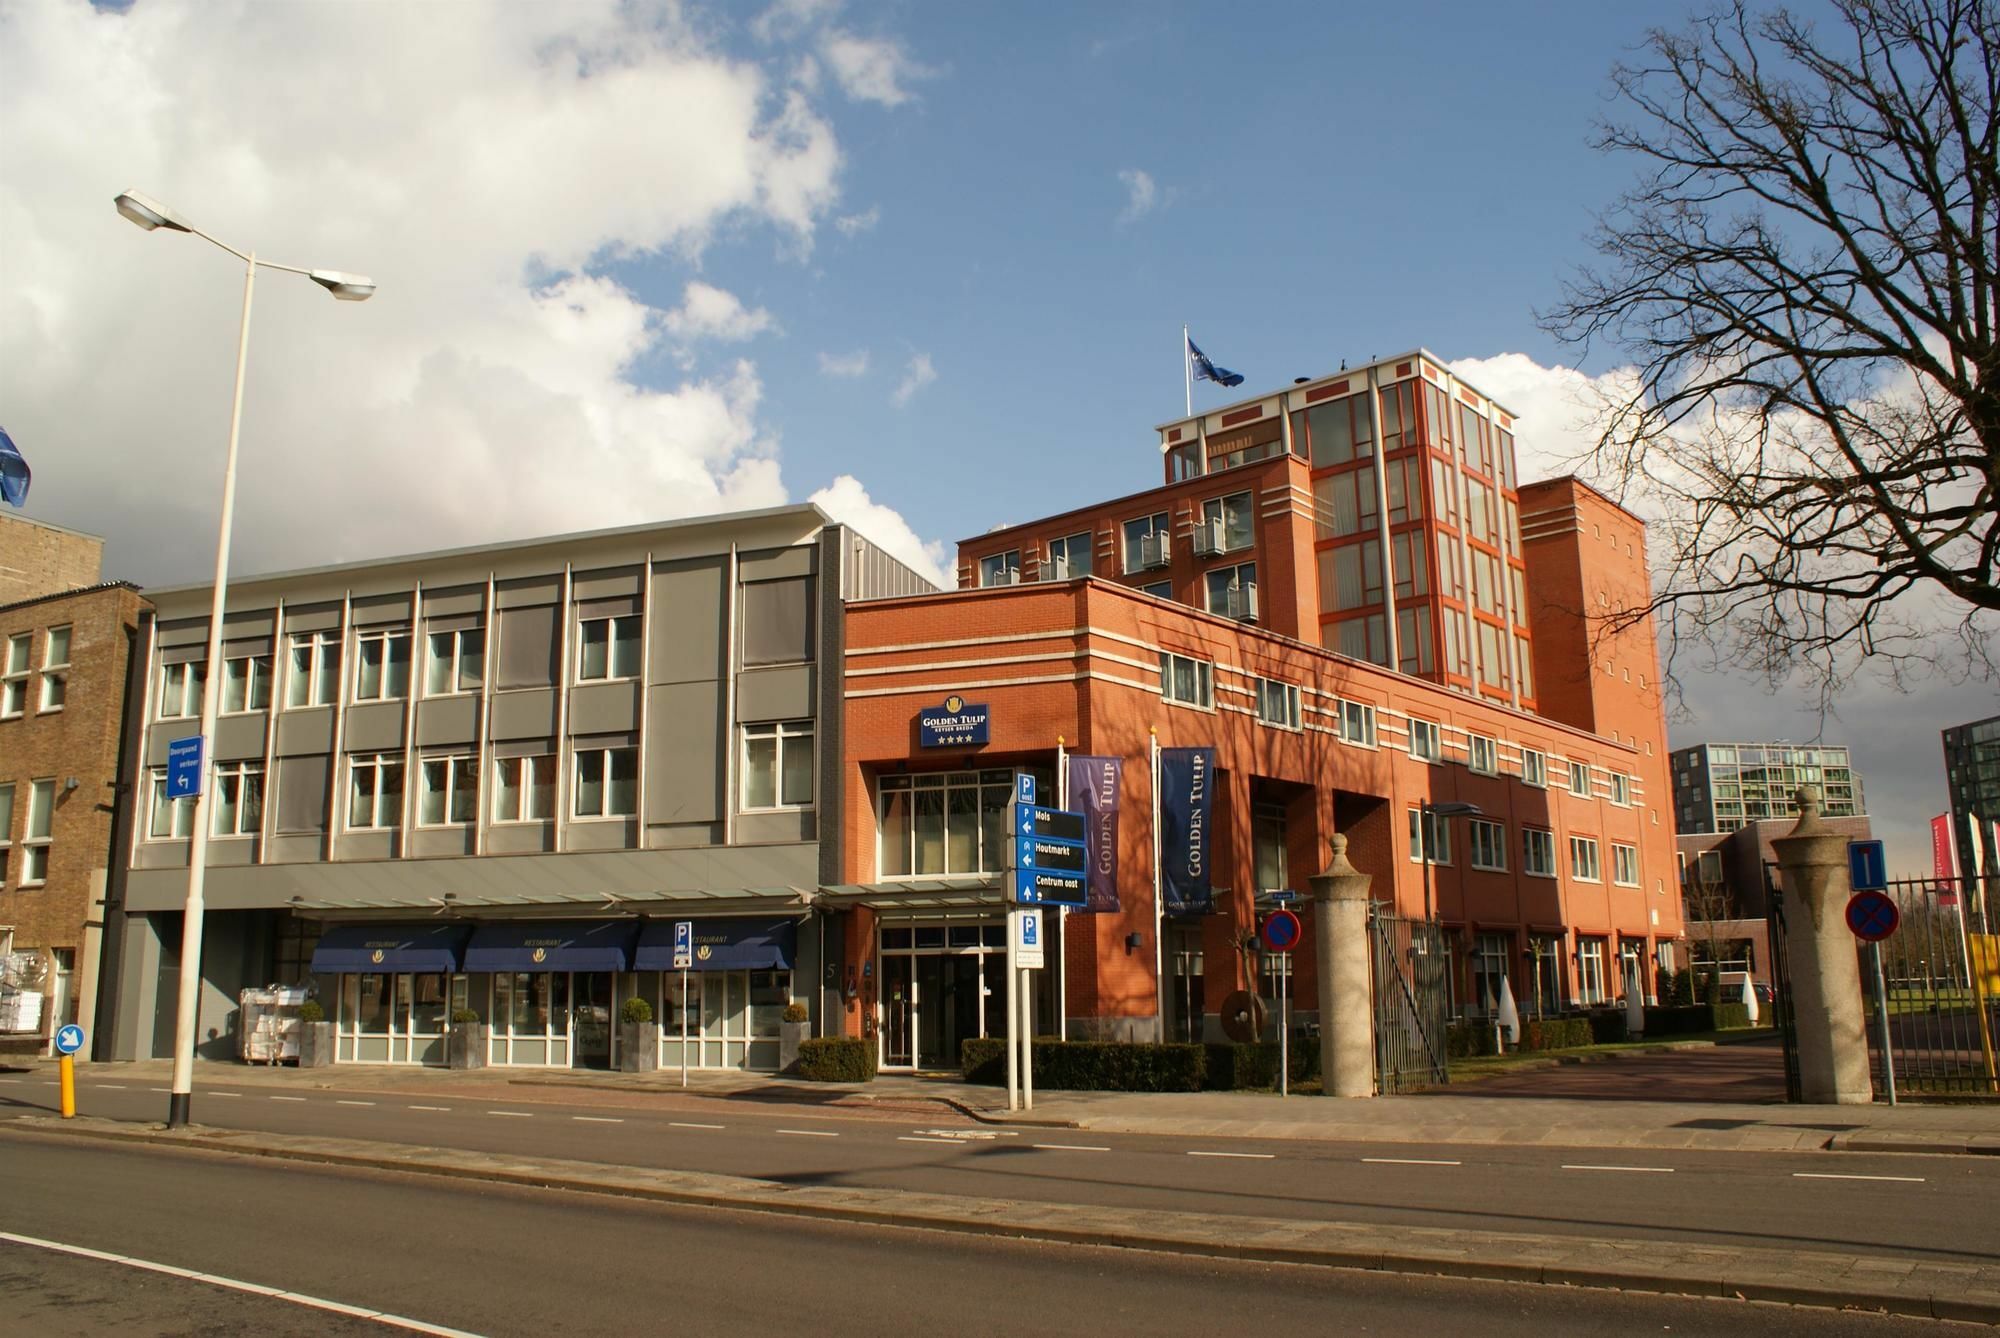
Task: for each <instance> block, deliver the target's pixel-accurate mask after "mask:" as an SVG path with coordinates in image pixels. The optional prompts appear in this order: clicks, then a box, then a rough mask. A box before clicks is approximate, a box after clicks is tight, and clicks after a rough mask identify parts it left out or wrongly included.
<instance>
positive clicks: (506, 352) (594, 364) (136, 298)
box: [0, 0, 893, 583]
mask: <svg viewBox="0 0 2000 1338" xmlns="http://www.w3.org/2000/svg"><path fill="white" fill-rule="evenodd" d="M792 8H793V9H803V10H805V11H807V12H808V14H809V15H814V14H817V15H820V16H821V17H823V15H824V13H826V12H828V7H827V6H816V5H803V6H798V5H795V6H793V7H792ZM713 26H714V25H713V24H712V23H709V22H706V21H703V22H695V21H691V20H690V19H688V18H685V17H683V15H682V11H681V10H679V9H678V8H674V7H671V6H652V5H640V6H632V5H629V4H625V3H621V2H620V0H575V2H574V3H569V4H565V5H560V6H549V5H519V4H492V5H473V4H462V5H453V6H449V7H443V6H426V5H408V6H392V7H376V6H369V7H356V6H342V5H320V6H258V5H249V6H237V7H233V8H228V9H221V10H218V9H213V8H211V7H208V6H204V5H199V4H195V3H192V2H191V0H157V2H154V3H147V4H144V5H139V6H135V7H133V8H131V9H128V10H124V11H109V10H98V9H93V8H91V7H88V6H86V5H83V4H80V3H68V4H56V3H50V4H40V5H24V6H11V7H7V8H5V9H0V87H5V88H6V89H7V96H8V106H9V111H8V117H9V121H8V131H7V133H6V134H5V135H4V136H0V236H4V237H5V238H6V244H5V245H4V246H0V405H5V406H6V415H7V418H6V421H7V426H8V429H9V431H10V432H12V433H13V435H14V437H15V439H16V440H17V441H19V442H20V443H21V445H22V448H23V450H24V451H25V452H26V453H27V455H28V457H29V459H30V460H31V461H32V462H33V464H34V465H35V469H36V481H35V491H34V495H33V498H32V501H31V508H30V511H31V514H34V515H37V516H39V517H41V518H44V519H48V520H52V521H56V522H58V523H63V524H70V525H75V526H77V527H79V528H83V529H87V530H92V531H94V532H98V533H102V534H106V535H108V536H110V538H111V551H110V553H109V555H108V571H107V574H112V575H119V576H129V577H133V578H135V579H139V580H142V581H145V582H148V583H158V582H164V581H174V580H192V579H199V578H200V577H201V576H202V575H204V574H205V562H206V559H205V558H204V556H203V548H204V546H205V541H197V539H196V538H191V536H195V537H199V536H206V535H208V534H210V533H212V531H213V525H214V508H215V486H216V475H217V473H218V472H219V466H220V455H221V449H222V445H223V438H224V434H225V432H226V429H227V421H226V407H227V406H226V399H227V396H228V393H229V387H230V379H231V375H232V372H233V358H234V354H235V342H236V341H235V333H236V317H237V311H238V304H239V302H240V297H239V291H240V290H239V288H238V284H237V280H236V278H235V274H236V272H237V271H236V269H235V266H234V262H233V261H231V260H230V259H229V258H228V257H227V256H226V255H225V254H223V253H222V252H219V251H216V250H214V249H212V248H210V247H208V246H207V245H206V244H205V243H203V242H201V241H200V240H199V239H196V238H192V237H188V236H183V235H179V234H174V233H169V232H166V231H159V232H154V233H150V234H145V233H141V232H139V231H138V230H137V229H135V228H133V227H132V226H131V225H130V224H128V223H126V222H125V221H124V220H122V219H120V218H119V217H118V216H117V215H116V214H115V213H114V212H113V210H112V208H111V196H112V195H113V194H114V193H116V192H117V191H118V190H120V189H125V188H134V189H138V190H142V191H145V192H147V193H149V194H152V195H155V196H157V197H158V198H160V199H163V200H165V201H167V202H168V203H170V204H171V205H173V206H174V207H175V208H177V209H179V210H181V211H182V212H183V213H185V214H186V215H187V216H188V217H189V218H190V219H191V220H193V221H194V222H196V223H198V224H200V225H201V226H203V227H206V228H210V229H212V230H214V231H215V232H216V233H217V234H219V235H220V236H222V237H224V238H226V239H228V240H230V241H232V242H234V243H236V244H238V245H245V246H250V245H254V246H255V247H257V248H258V251H259V253H260V254H262V255H267V256H269V257H271V258H273V259H276V260H280V261H283V262H285V263H293V264H306V265H312V266H324V267H329V268H338V269H346V270H352V271H359V272H363V273H367V274H370V275H372V276H373V277H374V278H375V279H376V280H377V281H378V282H379V283H380V285H381V287H380V291H379V292H378V294H377V295H376V297H375V298H374V299H373V300H372V301H370V302H367V303H365V304H360V305H349V304H345V303H341V304H336V303H334V302H332V301H330V300H328V299H327V297H326V294H324V293H323V292H321V291H320V290H319V289H318V288H316V287H314V286H312V285H311V284H309V283H306V282H304V281H303V280H300V279H298V278H296V277H295V276H292V275H288V274H283V273H276V272H266V273H265V274H264V276H263V278H262V280H261V281H260V283H259V284H258V289H257V298H256V309H255V323H254V327H253V329H252V331H251V346H250V355H249V371H248V383H247V386H246V393H245V403H244V418H243V448H242V466H241V480H240V496H239V503H238V511H237V521H238V523H237V549H236V557H237V565H238V567H239V569H242V570H260V569H262V570H269V569H272V568H275V567H290V566H298V565H303V564H309V563H316V562H322V561H330V560H335V559H340V558H359V557H366V556H373V555H379V554H384V553H393V552H404V551H409V550H411V549H415V548H428V547H435V546H441V545H447V544H456V543H476V542H485V541H488V540H492V539H496V538H500V537H503V536H519V535H529V534H537V533H551V532H559V531H562V530H566V529H580V528H590V527H595V526H605V525H614V524H620V523H628V522H636V521H641V520H649V519H662V518H667V517H671V516H676V515H685V514H692V513H698V512H704V511H714V510H720V509H726V508H730V507H740V506H763V505H770V504H775V503H779V502H782V501H784V500H785V499H786V489H785V487H784V484H783V481H782V479H781V477H780V472H779V466H778V462H777V460H776V458H775V456H774V444H773V441H772V437H771V434H770V432H769V431H768V430H767V429H766V427H765V426H764V425H763V424H762V423H761V421H760V418H759V406H760V400H761V395H762V383H761V380H760V377H759V374H758V370H757V368H756V366H755V365H754V364H753V363H751V362H748V361H739V362H736V363H734V364H733V365H730V366H728V367H725V368H719V369H707V370H704V371H703V372H702V373H701V374H699V375H694V374H683V375H682V376H680V377H678V378H670V379H669V380H667V381H666V382H664V383H661V384H642V383H640V382H639V381H638V380H637V379H635V373H634V372H633V370H632V369H633V368H635V367H637V366H640V365H645V366H648V367H651V368H654V369H657V367H658V365H659V360H658V359H657V357H655V356H654V355H656V354H657V353H658V352H659V341H661V340H663V339H669V338H672V337H674V336H675V335H682V336H687V337H693V336H697V335H700V336H710V337H717V338H732V339H740V338H743V337H745V336H746V335H748V334H754V333H756V332H757V331H758V330H760V329H768V328H770V327H771V324H772V321H773V317H772V315H771V313H769V312H766V311H764V310H762V309H761V308H745V307H743V305H742V304H741V303H740V302H739V301H738V300H737V299H736V298H735V297H734V296H733V295H731V294H729V293H727V292H724V291H723V290H721V289H718V288H714V287H711V286H709V285H706V284H690V285H688V286H687V289H686V291H685V293H684V294H683V297H682V301H681V305H680V306H679V307H678V308H676V309H675V310H673V311H671V312H669V311H663V310H661V309H660V308H657V307H655V306H652V305H650V304H649V303H648V302H647V301H646V300H645V298H644V297H643V296H642V295H641V294H640V293H639V292H638V291H635V290H634V288H632V287H630V286H628V285H627V284H626V283H622V282H620V281H619V280H618V279H614V278H612V277H608V276H607V275H606V274H604V273H602V272H601V271H600V270H599V269H598V268H597V267H598V266H599V265H600V264H601V262H603V261H604V260H606V259H620V258H631V257H637V256H646V257H657V258H659V259H661V260H663V261H665V262H666V263H669V264H671V263H672V262H674V261H676V260H686V261H692V260H695V259H698V258H699V256H700V254H701V252H702V251H703V249H704V247H705V246H706V245H707V244H708V243H709V241H710V239H711V238H712V237H714V236H716V235H717V234H718V233H720V232H723V231H725V230H726V231H727V232H728V233H729V234H730V236H731V237H732V238H733V239H738V240H739V242H740V240H741V239H743V238H748V237H755V236H757V235H758V234H759V232H760V230H761V233H762V234H763V235H764V236H766V237H769V238H772V239H774V240H775V248H774V249H779V250H782V251H783V252H785V253H787V254H797V253H799V252H801V251H802V250H804V249H805V248H807V247H809V246H810V245H811V242H812V238H813V235H814V232H815V230H816V229H817V228H818V227H819V226H820V225H821V224H823V223H824V222H825V221H826V219H827V218H828V217H829V216H830V214H831V213H832V211H833V208H834V205H835V203H836V201H837V198H838V182H839V174H840V169H841V161H842V160H841V151H840V147H839V144H838V142H837V140H836V137H835V133H834V129H833V126H832V125H831V124H830V123H829V122H828V120H827V119H826V116H825V115H824V113H823V112H822V111H821V110H820V109H819V108H818V107H816V106H815V104H814V102H813V101H812V100H811V99H810V98H809V97H808V96H807V95H806V94H805V93H804V92H803V91H801V90H799V89H798V88H796V87H791V86H788V84H787V82H786V81H787V71H788V70H789V69H790V68H791V63H792V62H791V58H790V57H788V56H785V55H783V54H782V53H777V52H773V53H770V56H769V60H768V61H767V62H765V63H759V62H757V61H752V60H745V59H741V58H737V57H734V56H731V55H729V54H726V53H725V52H724V51H723V50H722V49H721V48H720V47H718V46H717V45H715V44H714V43H713V42H712V41H711V40H710V39H709V38H708V37H707V36H706V35H705V34H706V33H707V32H708V31H709V30H710V29H711V28H712V27H713ZM877 77H878V78H879V77H886V76H882V75H879V74H878V76H877ZM890 86H891V87H893V83H892V84H891V85H890ZM253 108H254V109H255V114H254V115H247V114H245V112H246V109H253ZM606 183H615V188H607V186H606ZM653 375H655V376H657V370H655V372H654V373H653Z"/></svg>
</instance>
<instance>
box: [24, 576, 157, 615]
mask: <svg viewBox="0 0 2000 1338" xmlns="http://www.w3.org/2000/svg"><path fill="white" fill-rule="evenodd" d="M101 590H130V591H131V592H132V593H133V594H135V595H136V594H139V587H138V586H136V585H134V584H132V583H131V582H130V581H99V582H98V583H97V584H96V585H80V586H78V587H76V589H74V590H56V591H52V592H51V593H49V594H46V595H36V596H35V597H34V598H33V599H17V600H15V601H14V602H13V603H12V604H0V613H12V612H13V611H14V610H15V609H25V608H28V607H30V606H31V605H35V604H46V603H48V602H49V601H50V600H55V599H75V598H76V597H77V596H78V595H94V594H97V593H98V592H99V591H101Z"/></svg>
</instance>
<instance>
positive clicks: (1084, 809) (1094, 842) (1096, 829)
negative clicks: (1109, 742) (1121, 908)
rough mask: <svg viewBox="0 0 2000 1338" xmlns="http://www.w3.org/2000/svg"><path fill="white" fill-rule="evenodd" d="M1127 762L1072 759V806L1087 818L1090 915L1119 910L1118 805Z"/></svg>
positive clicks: (1107, 759)
mask: <svg viewBox="0 0 2000 1338" xmlns="http://www.w3.org/2000/svg"><path fill="white" fill-rule="evenodd" d="M1124 765H1125V763H1124V759H1122V758H1117V757H1071V758H1070V759H1069V802H1070V806H1071V807H1072V808H1074V809H1076V810H1077V811H1078V812H1080V813H1082V814H1083V821H1084V838H1083V842H1084V849H1085V851H1086V852H1087V855H1088V863H1089V869H1090V894H1089V901H1088V904H1087V905H1086V906H1085V907H1084V909H1085V910H1088V911H1107V912H1115V911H1117V909H1118V803H1119V789H1120V782H1121V781H1122V780H1123V778H1124Z"/></svg>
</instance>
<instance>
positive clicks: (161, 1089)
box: [146, 1087, 174, 1093]
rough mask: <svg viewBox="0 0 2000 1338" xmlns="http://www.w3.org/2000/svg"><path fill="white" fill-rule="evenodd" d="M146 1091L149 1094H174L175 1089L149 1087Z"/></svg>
mask: <svg viewBox="0 0 2000 1338" xmlns="http://www.w3.org/2000/svg"><path fill="white" fill-rule="evenodd" d="M146 1090H147V1091H149V1092H167V1093H172V1091H173V1090H174V1089H173V1088H171V1087H148V1088H147V1089H146Z"/></svg>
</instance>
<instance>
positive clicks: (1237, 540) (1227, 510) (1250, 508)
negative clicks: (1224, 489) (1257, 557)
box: [1201, 492, 1257, 553]
mask: <svg viewBox="0 0 2000 1338" xmlns="http://www.w3.org/2000/svg"><path fill="white" fill-rule="evenodd" d="M1255 503H1256V497H1255V495H1254V494H1252V493H1247V492H1237V493H1231V494H1230V495H1229V496H1227V497H1211V498H1209V499H1208V500H1207V501H1205V502H1203V503H1202V504H1201V518H1202V520H1203V521H1204V522H1212V521H1217V520H1219V521H1221V522H1222V551H1223V552H1225V553H1234V552H1236V551H1237V550H1238V549H1241V548H1248V547H1250V545H1251V544H1252V543H1253V542H1255V535H1256V515H1257V513H1256V507H1255Z"/></svg>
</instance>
